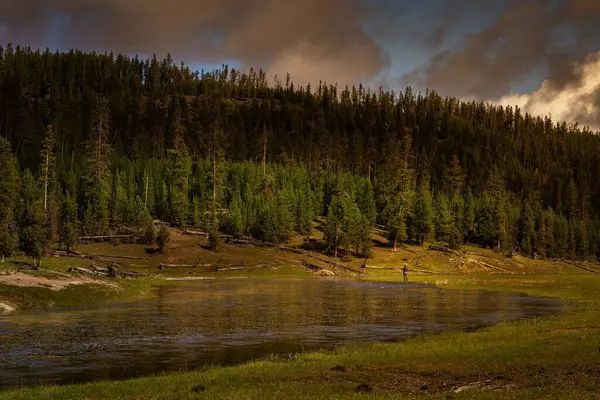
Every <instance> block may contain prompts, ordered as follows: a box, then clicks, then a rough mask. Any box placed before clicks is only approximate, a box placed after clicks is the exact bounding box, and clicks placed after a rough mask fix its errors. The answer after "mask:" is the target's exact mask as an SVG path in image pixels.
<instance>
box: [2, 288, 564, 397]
mask: <svg viewBox="0 0 600 400" xmlns="http://www.w3.org/2000/svg"><path fill="white" fill-rule="evenodd" d="M156 290H157V291H158V293H157V296H156V298H153V299H151V300H146V301H142V302H137V303H127V304H114V305H110V306H106V305H104V306H96V307H80V308H65V309H50V310H45V311H43V312H35V313H26V312H17V313H14V314H7V315H0V337H1V340H0V387H3V388H6V387H13V386H20V385H36V384H51V383H54V384H67V383H79V382H88V381H94V380H100V379H125V378H132V377H137V376H144V375H149V374H155V373H159V372H165V371H181V370H189V369H193V368H198V367H202V366H206V365H228V364H236V363H242V362H246V361H249V360H253V359H263V358H269V357H270V356H271V355H272V354H293V353H297V352H302V351H309V350H316V349H334V348H338V347H341V346H347V345H356V344H364V343H372V342H387V341H398V340H402V339H406V338H408V337H411V336H415V335H419V334H424V333H439V332H442V331H448V330H463V331H464V330H474V329H477V328H481V327H484V326H489V325H493V324H497V323H499V322H502V321H510V320H517V319H523V318H529V317H535V316H544V315H550V314H554V313H558V312H560V311H561V310H562V307H563V304H562V302H560V301H558V300H553V299H542V298H534V297H528V296H524V295H519V294H514V293H498V292H486V291H460V290H444V289H439V288H436V287H434V286H425V285H413V284H393V283H374V282H365V281H358V280H353V279H264V278H261V279H254V278H252V279H217V280H210V281H192V282H185V283H182V284H180V285H169V286H161V287H157V288H156Z"/></svg>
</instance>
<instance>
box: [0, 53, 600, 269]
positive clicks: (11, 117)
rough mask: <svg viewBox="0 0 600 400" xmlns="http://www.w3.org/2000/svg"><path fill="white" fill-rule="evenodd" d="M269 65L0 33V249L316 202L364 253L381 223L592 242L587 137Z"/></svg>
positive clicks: (298, 224) (210, 221)
mask: <svg viewBox="0 0 600 400" xmlns="http://www.w3.org/2000/svg"><path fill="white" fill-rule="evenodd" d="M269 80H271V78H268V77H266V76H265V74H264V73H263V72H262V71H250V72H248V73H242V72H240V71H236V70H233V69H228V68H227V67H225V68H223V70H220V71H215V72H212V73H203V74H198V73H194V72H192V71H190V70H189V69H188V68H187V67H185V66H184V65H183V64H182V65H181V66H177V65H175V64H174V63H173V61H172V60H171V59H170V57H167V58H166V59H164V60H157V59H156V58H152V59H150V60H139V59H137V58H133V59H132V58H128V57H126V56H122V55H118V56H113V55H112V54H111V55H106V54H104V55H99V54H93V53H92V54H88V53H81V52H74V51H73V52H69V53H51V52H49V51H46V52H43V53H40V52H38V51H33V50H31V49H26V48H19V47H15V48H13V47H12V46H10V45H9V46H7V47H5V48H0V137H2V139H0V170H1V171H2V177H1V179H0V255H9V254H11V252H13V251H15V250H17V249H19V248H20V249H21V250H23V251H25V252H26V253H27V254H29V255H30V256H32V257H34V258H39V257H40V255H41V254H42V252H43V251H44V249H45V248H46V247H47V246H50V245H51V244H52V243H54V242H57V243H59V244H60V245H61V246H63V247H67V248H68V247H71V246H73V244H74V243H75V241H76V238H77V237H78V236H80V235H101V234H106V233H109V232H113V233H114V232H118V231H120V230H123V229H125V228H126V229H129V230H132V229H133V230H139V231H145V232H148V235H151V234H152V232H151V230H152V223H151V221H152V220H153V219H154V218H158V219H160V220H163V221H166V222H169V223H171V224H172V225H174V226H197V227H202V228H203V229H207V230H211V231H213V232H214V231H215V230H216V229H217V228H218V229H220V230H221V231H224V232H227V233H230V234H236V235H238V234H239V235H252V236H254V237H259V238H262V239H265V240H268V241H274V242H284V241H286V240H287V239H288V238H290V237H291V235H292V234H294V233H296V234H301V235H308V234H309V233H310V230H311V227H312V222H313V221H314V220H315V219H316V218H318V217H325V223H324V231H325V239H326V241H327V243H328V245H329V249H330V251H335V250H336V249H337V248H338V247H341V248H344V249H347V250H351V251H356V252H358V253H363V254H366V253H368V252H369V247H370V245H371V240H370V236H369V232H370V229H371V228H372V227H373V226H374V224H376V223H378V224H382V225H384V226H386V227H387V228H388V229H389V231H390V246H393V247H396V246H399V245H400V244H401V243H403V242H407V241H410V242H415V243H423V242H424V241H426V240H427V241H429V240H436V241H440V242H444V243H445V244H447V245H448V246H451V247H455V248H456V247H458V246H460V245H461V244H462V243H465V242H472V243H478V244H481V245H483V246H489V247H496V248H501V249H503V250H506V251H513V250H517V251H520V252H521V253H522V254H524V255H530V256H533V255H539V256H547V257H595V256H596V255H597V254H600V204H599V203H598V202H593V201H592V199H595V198H598V196H599V195H600V180H599V179H598V177H599V176H600V138H599V137H598V136H597V135H595V134H593V133H591V132H589V131H585V130H581V129H578V128H577V127H570V126H567V125H566V124H565V123H563V122H555V121H552V120H551V119H550V118H539V117H532V116H530V115H523V114H522V113H521V112H520V110H519V109H515V108H511V107H499V106H492V105H489V104H484V103H481V102H479V103H477V102H460V101H458V100H457V99H454V98H442V97H440V96H439V95H438V94H437V93H435V92H433V91H431V92H427V93H424V94H422V93H420V94H416V93H413V92H412V91H411V89H410V88H408V89H406V90H405V91H404V92H402V93H393V92H385V91H381V90H380V91H376V92H373V91H367V90H365V89H364V88H362V87H352V88H344V89H342V88H337V87H334V86H330V85H327V84H325V83H320V84H314V85H313V86H312V87H311V86H309V87H299V86H296V85H294V84H293V83H292V82H291V80H290V78H289V77H287V78H286V79H282V81H278V83H277V84H268V81H269ZM148 235H147V236H148Z"/></svg>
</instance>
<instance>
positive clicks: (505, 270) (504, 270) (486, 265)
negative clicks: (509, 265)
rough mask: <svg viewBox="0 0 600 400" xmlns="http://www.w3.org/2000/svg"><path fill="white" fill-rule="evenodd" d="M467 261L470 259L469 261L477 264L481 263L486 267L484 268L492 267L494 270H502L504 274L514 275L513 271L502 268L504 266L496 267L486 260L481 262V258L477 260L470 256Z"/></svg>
mask: <svg viewBox="0 0 600 400" xmlns="http://www.w3.org/2000/svg"><path fill="white" fill-rule="evenodd" d="M468 261H470V262H474V263H475V264H479V265H481V266H483V267H486V268H489V269H494V270H496V271H500V272H503V273H505V274H511V275H514V274H515V272H512V271H509V270H507V269H504V268H500V267H496V266H495V265H492V264H488V263H486V262H483V261H481V260H477V259H475V258H471V259H469V260H468Z"/></svg>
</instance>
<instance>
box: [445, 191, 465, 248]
mask: <svg viewBox="0 0 600 400" xmlns="http://www.w3.org/2000/svg"><path fill="white" fill-rule="evenodd" d="M464 213H465V202H464V200H463V198H462V196H461V194H460V192H459V191H458V190H456V191H454V194H453V195H452V199H451V200H450V214H451V219H452V226H451V229H450V239H449V241H448V245H449V246H450V247H451V248H453V249H457V248H459V247H460V245H461V244H462V242H463V240H464V237H465V228H464V225H463V223H464V220H463V215H464Z"/></svg>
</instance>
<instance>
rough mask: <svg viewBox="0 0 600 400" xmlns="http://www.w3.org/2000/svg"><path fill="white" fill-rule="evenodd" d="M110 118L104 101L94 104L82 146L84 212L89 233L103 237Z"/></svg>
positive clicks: (108, 163)
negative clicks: (86, 205) (87, 138)
mask: <svg viewBox="0 0 600 400" xmlns="http://www.w3.org/2000/svg"><path fill="white" fill-rule="evenodd" d="M109 129H110V118H109V115H108V102H107V100H106V99H104V98H100V99H98V100H97V101H96V104H95V106H94V111H93V116H92V127H91V134H90V138H89V140H88V141H87V142H86V145H85V153H86V176H87V183H88V192H87V198H88V209H87V212H88V213H89V219H90V221H89V222H90V226H88V227H87V228H88V229H91V230H92V232H93V233H96V234H100V235H101V234H104V233H105V232H106V231H107V230H108V224H109V220H108V217H109V216H108V199H109V196H110V181H109V178H110V160H109V156H110V153H111V148H110V142H109V140H108V135H109Z"/></svg>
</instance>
